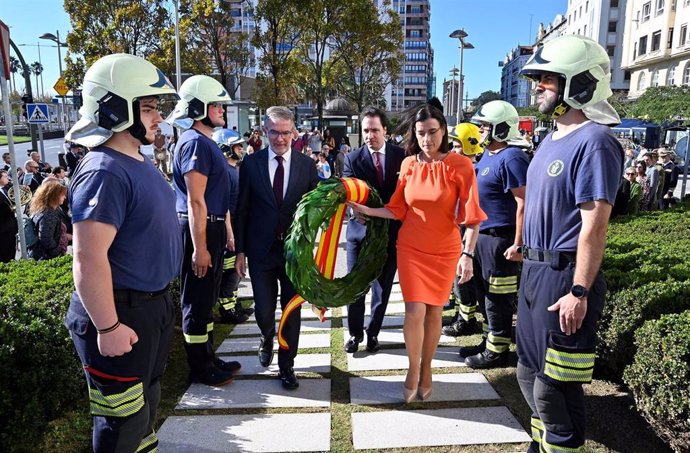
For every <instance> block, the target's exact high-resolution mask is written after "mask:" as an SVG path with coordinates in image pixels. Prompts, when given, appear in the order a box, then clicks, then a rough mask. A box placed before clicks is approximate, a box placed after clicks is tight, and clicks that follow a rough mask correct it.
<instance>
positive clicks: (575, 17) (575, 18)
mask: <svg viewBox="0 0 690 453" xmlns="http://www.w3.org/2000/svg"><path fill="white" fill-rule="evenodd" d="M575 21H577V10H575V11H573V22H575Z"/></svg>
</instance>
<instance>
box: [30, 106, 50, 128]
mask: <svg viewBox="0 0 690 453" xmlns="http://www.w3.org/2000/svg"><path fill="white" fill-rule="evenodd" d="M26 112H27V113H28V115H29V120H28V122H29V124H48V123H50V118H49V117H48V104H26Z"/></svg>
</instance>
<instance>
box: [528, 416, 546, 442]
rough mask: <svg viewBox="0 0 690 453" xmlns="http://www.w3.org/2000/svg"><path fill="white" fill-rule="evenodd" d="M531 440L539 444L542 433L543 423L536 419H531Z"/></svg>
mask: <svg viewBox="0 0 690 453" xmlns="http://www.w3.org/2000/svg"><path fill="white" fill-rule="evenodd" d="M531 425H532V440H534V441H535V442H541V434H542V432H544V423H543V422H542V421H541V420H539V419H538V418H534V417H532V420H531Z"/></svg>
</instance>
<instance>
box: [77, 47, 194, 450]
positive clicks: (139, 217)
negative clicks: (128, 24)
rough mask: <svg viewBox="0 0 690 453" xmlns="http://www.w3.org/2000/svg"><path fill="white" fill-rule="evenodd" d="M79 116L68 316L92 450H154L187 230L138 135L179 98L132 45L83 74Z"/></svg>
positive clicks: (148, 134)
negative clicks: (172, 290)
mask: <svg viewBox="0 0 690 453" xmlns="http://www.w3.org/2000/svg"><path fill="white" fill-rule="evenodd" d="M83 86H84V90H83V98H84V103H83V105H82V107H81V108H80V109H79V113H80V115H81V119H80V120H79V121H78V122H77V123H76V124H75V125H74V127H72V129H71V130H70V131H69V133H68V134H67V136H66V139H67V140H68V141H70V142H74V143H78V144H80V145H83V146H86V147H88V148H89V149H91V151H90V152H89V153H88V154H87V155H86V156H85V157H84V159H82V161H81V162H80V163H79V166H78V167H77V170H76V171H75V172H74V174H73V175H72V181H71V183H70V190H69V198H70V206H71V208H72V216H73V222H74V284H75V288H76V291H75V293H74V294H73V295H72V299H71V301H70V306H69V309H68V311H67V316H66V318H65V325H66V326H67V328H68V329H69V331H70V335H71V337H72V340H73V341H74V345H75V347H76V350H77V353H78V355H79V358H80V360H81V362H82V364H83V367H84V370H85V374H86V381H87V384H88V386H89V399H90V402H91V414H92V415H93V443H92V447H93V451H95V452H98V453H101V452H118V453H120V452H132V453H133V452H135V451H136V452H150V451H156V448H157V446H158V439H157V437H156V433H155V432H154V430H153V426H154V423H155V421H156V410H157V407H158V403H159V401H160V391H161V388H160V379H161V376H162V375H163V371H164V369H165V364H166V361H167V358H168V352H169V350H170V341H171V339H172V334H173V327H174V323H175V307H174V303H173V301H172V299H171V297H170V294H169V292H168V285H169V283H170V281H171V280H172V279H173V278H174V277H175V276H176V275H177V273H178V272H179V267H180V262H181V259H182V240H181V237H180V234H179V231H178V228H177V226H176V225H175V222H176V218H175V210H174V207H175V196H174V194H173V192H172V191H171V190H170V186H169V185H168V184H167V183H166V182H165V179H164V178H163V176H162V175H161V174H160V172H159V171H158V170H157V169H156V167H155V166H154V165H153V163H152V162H151V161H150V160H149V159H148V158H146V156H144V155H142V154H141V153H140V152H139V146H141V145H147V144H150V143H151V142H153V139H154V137H155V134H156V132H157V131H158V130H160V129H159V126H158V125H159V124H160V123H161V121H162V117H161V113H160V111H159V106H160V104H161V101H164V100H165V98H170V100H172V101H173V103H174V99H176V98H177V94H176V93H175V89H174V88H173V87H172V85H171V84H170V82H169V81H168V80H167V79H166V78H165V76H164V75H163V73H162V72H161V71H160V70H159V69H158V68H156V67H155V66H153V65H152V64H151V63H149V62H147V61H146V60H144V59H142V58H139V57H135V56H133V55H127V54H114V55H108V56H106V57H103V58H101V59H99V60H98V61H96V62H95V63H94V64H93V65H92V66H91V67H90V68H89V70H88V71H87V72H86V74H85V76H84V83H83Z"/></svg>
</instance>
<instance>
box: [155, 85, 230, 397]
mask: <svg viewBox="0 0 690 453" xmlns="http://www.w3.org/2000/svg"><path fill="white" fill-rule="evenodd" d="M179 94H180V98H181V99H180V101H179V102H178V104H177V106H176V108H175V111H174V112H173V113H172V114H171V115H170V117H168V119H167V121H168V122H169V123H171V124H180V123H181V122H184V121H185V120H187V121H191V127H190V129H188V130H186V131H184V132H183V133H182V134H181V135H180V139H179V140H178V142H177V145H176V148H175V160H174V163H173V185H174V187H175V193H176V195H177V216H178V218H179V224H180V232H181V234H182V241H183V244H184V258H183V260H182V272H181V274H180V295H181V304H182V333H183V336H184V346H185V351H186V352H187V363H188V364H189V368H190V374H189V378H190V381H192V382H200V383H202V384H206V385H212V386H218V385H224V384H228V383H229V382H231V381H232V378H233V375H234V373H236V372H238V371H239V369H240V364H239V362H235V361H232V362H225V361H223V360H221V359H220V358H218V357H216V356H215V352H214V349H213V315H212V308H213V306H214V305H215V303H216V301H217V300H218V295H219V292H220V283H221V278H222V274H223V251H224V250H225V248H226V247H227V249H229V250H234V249H235V243H234V235H233V230H232V224H231V216H230V210H229V208H230V192H229V190H228V188H229V185H230V181H229V176H228V170H227V166H228V165H227V163H226V161H225V157H224V156H223V153H222V152H221V150H220V148H219V147H218V144H217V143H216V142H215V141H214V140H213V138H212V135H213V131H214V128H217V127H223V126H225V106H226V105H228V104H231V103H232V100H231V99H230V96H229V95H228V93H227V91H226V90H225V88H224V87H223V85H221V84H220V82H218V81H217V80H215V79H213V78H212V77H209V76H204V75H195V76H192V77H190V78H189V79H187V80H185V81H184V83H182V86H180V89H179Z"/></svg>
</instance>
